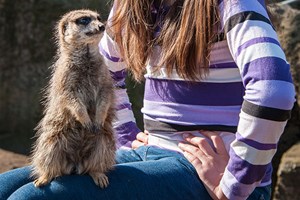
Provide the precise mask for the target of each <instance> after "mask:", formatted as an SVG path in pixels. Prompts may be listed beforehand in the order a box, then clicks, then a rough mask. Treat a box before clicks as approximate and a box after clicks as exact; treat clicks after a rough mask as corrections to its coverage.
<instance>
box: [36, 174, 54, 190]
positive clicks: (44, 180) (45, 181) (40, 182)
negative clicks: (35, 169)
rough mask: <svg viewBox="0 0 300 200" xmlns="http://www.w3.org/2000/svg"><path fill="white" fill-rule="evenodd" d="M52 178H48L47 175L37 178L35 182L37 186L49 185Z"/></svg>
mask: <svg viewBox="0 0 300 200" xmlns="http://www.w3.org/2000/svg"><path fill="white" fill-rule="evenodd" d="M50 181H51V180H49V179H47V178H46V177H43V176H42V177H40V178H38V179H36V180H35V181H34V182H33V184H34V186H35V187H42V186H44V185H47V184H48V183H49V182H50Z"/></svg>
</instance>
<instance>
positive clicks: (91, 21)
mask: <svg viewBox="0 0 300 200" xmlns="http://www.w3.org/2000/svg"><path fill="white" fill-rule="evenodd" d="M104 30H105V25H104V24H103V23H102V22H101V18H100V15H99V14H98V13H97V12H94V11H90V10H74V11H71V12H69V13H67V14H65V15H64V16H63V17H62V18H61V20H60V21H59V22H58V26H57V33H58V40H59V42H60V43H61V44H64V45H66V44H89V43H93V42H99V40H100V38H101V35H102V33H103V32H104Z"/></svg>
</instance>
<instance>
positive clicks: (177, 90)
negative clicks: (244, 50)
mask: <svg viewBox="0 0 300 200" xmlns="http://www.w3.org/2000/svg"><path fill="white" fill-rule="evenodd" d="M243 96H244V87H243V84H242V83H241V82H234V83H204V82H187V81H175V80H162V79H153V78H148V79H146V84H145V97H144V98H145V99H146V100H149V101H156V102H172V103H178V104H190V105H205V106H233V105H241V104H242V102H243Z"/></svg>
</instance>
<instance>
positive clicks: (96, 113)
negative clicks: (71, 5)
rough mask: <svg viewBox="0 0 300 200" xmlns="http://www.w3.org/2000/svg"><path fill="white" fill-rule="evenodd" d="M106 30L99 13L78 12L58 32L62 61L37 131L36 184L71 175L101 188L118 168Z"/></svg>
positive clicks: (65, 19)
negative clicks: (103, 42) (101, 46)
mask: <svg viewBox="0 0 300 200" xmlns="http://www.w3.org/2000/svg"><path fill="white" fill-rule="evenodd" d="M104 29H105V26H104V24H103V23H102V22H101V21H100V16H99V14H98V13H96V12H93V11H90V10H75V11H71V12H69V13H67V14H65V15H64V16H63V17H62V18H61V20H60V21H59V22H58V24H57V27H56V41H57V46H58V50H57V58H56V59H57V60H56V62H55V63H54V64H53V66H52V71H53V72H52V76H51V79H50V82H49V84H48V87H47V88H46V93H45V102H44V107H45V109H44V116H43V118H42V120H41V121H40V122H39V124H38V126H37V127H36V137H37V140H36V142H35V145H34V146H33V151H32V156H31V163H32V166H33V170H32V175H33V177H34V178H35V181H34V185H35V186H36V187H41V186H44V185H46V184H48V183H49V182H51V180H53V179H54V178H56V177H59V176H62V175H67V174H74V173H75V174H89V175H90V176H91V177H92V178H93V180H94V182H95V183H96V184H97V185H98V186H100V187H101V188H104V187H107V185H108V184H109V182H108V178H107V176H106V175H105V173H106V172H108V171H109V170H111V169H112V168H113V165H114V164H115V150H116V145H115V138H114V131H113V128H112V120H113V119H114V117H115V108H114V92H113V82H112V78H111V75H110V73H109V70H108V68H107V67H106V66H105V64H104V63H103V61H102V57H101V55H100V53H99V51H98V42H99V40H100V39H101V37H102V33H103V32H104Z"/></svg>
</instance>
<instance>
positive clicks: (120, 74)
mask: <svg viewBox="0 0 300 200" xmlns="http://www.w3.org/2000/svg"><path fill="white" fill-rule="evenodd" d="M110 74H111V77H112V78H113V79H114V80H115V81H123V80H124V79H125V78H126V75H127V72H126V70H125V69H122V70H120V71H117V72H112V71H110Z"/></svg>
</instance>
